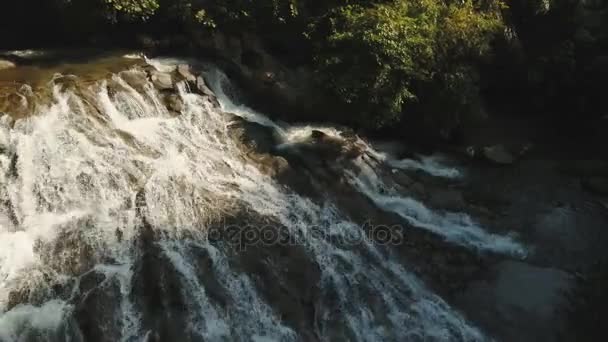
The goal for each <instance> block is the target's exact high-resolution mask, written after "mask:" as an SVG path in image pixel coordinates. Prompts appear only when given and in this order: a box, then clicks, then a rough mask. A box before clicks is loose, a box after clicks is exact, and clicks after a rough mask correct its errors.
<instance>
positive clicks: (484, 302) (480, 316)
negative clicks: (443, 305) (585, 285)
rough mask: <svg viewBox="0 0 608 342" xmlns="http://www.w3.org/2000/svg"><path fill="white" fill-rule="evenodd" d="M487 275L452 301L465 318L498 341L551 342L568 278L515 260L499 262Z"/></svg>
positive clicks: (560, 312) (562, 304) (557, 324)
mask: <svg viewBox="0 0 608 342" xmlns="http://www.w3.org/2000/svg"><path fill="white" fill-rule="evenodd" d="M490 273H492V277H490V278H491V279H490V280H480V281H476V282H473V283H472V284H470V285H469V286H468V287H467V289H466V290H465V291H464V292H463V293H462V294H461V295H460V296H459V297H458V298H457V299H456V302H457V304H458V305H459V306H460V307H462V308H463V309H464V311H465V312H466V313H467V315H468V316H469V317H470V318H472V319H473V320H474V321H476V322H479V323H480V325H481V327H482V328H483V330H484V331H487V332H488V333H489V334H490V335H492V336H493V337H496V338H497V339H498V340H501V341H554V340H555V339H556V335H557V334H558V333H559V331H558V330H559V327H560V326H561V325H562V324H561V323H562V322H563V321H562V320H563V312H564V310H563V308H564V306H565V305H566V304H567V302H566V299H565V297H564V293H565V291H567V290H568V289H570V288H571V287H572V285H573V283H572V282H573V278H572V276H570V275H569V274H568V273H566V272H563V271H561V270H558V269H554V268H541V267H537V266H533V265H529V264H526V263H524V262H519V261H503V262H500V263H499V264H497V265H496V266H494V268H493V269H492V271H491V272H490Z"/></svg>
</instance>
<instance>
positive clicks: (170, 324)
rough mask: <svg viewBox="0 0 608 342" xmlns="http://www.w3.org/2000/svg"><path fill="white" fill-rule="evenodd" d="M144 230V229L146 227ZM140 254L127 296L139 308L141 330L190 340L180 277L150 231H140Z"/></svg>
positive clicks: (166, 338)
mask: <svg viewBox="0 0 608 342" xmlns="http://www.w3.org/2000/svg"><path fill="white" fill-rule="evenodd" d="M146 230H148V229H146ZM142 233H143V235H142V239H141V241H140V243H139V247H138V248H139V249H140V250H141V251H142V255H141V257H140V258H139V259H138V260H137V262H136V263H135V265H134V269H133V272H134V277H133V283H132V291H131V296H132V300H133V302H134V304H135V305H136V307H137V309H138V310H139V311H140V312H141V326H142V329H143V330H144V331H154V332H155V333H156V334H158V337H159V339H158V341H192V339H191V336H189V333H188V328H187V327H188V324H189V313H188V304H187V302H186V300H185V298H184V297H183V295H182V284H183V282H182V279H181V278H180V276H179V272H178V271H177V270H176V269H175V268H174V267H173V265H172V264H171V261H170V260H169V258H168V257H167V256H166V255H165V254H164V253H163V251H162V249H161V248H160V246H159V245H158V244H157V242H156V241H154V240H152V238H151V236H150V235H151V234H150V233H145V232H142Z"/></svg>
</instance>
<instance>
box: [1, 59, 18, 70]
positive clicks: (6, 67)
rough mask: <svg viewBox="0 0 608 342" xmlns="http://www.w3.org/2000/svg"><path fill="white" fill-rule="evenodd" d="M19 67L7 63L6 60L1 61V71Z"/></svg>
mask: <svg viewBox="0 0 608 342" xmlns="http://www.w3.org/2000/svg"><path fill="white" fill-rule="evenodd" d="M16 66H17V65H15V63H13V62H11V61H7V60H5V59H0V70H4V69H10V68H14V67H16Z"/></svg>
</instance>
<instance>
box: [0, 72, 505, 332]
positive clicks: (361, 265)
mask: <svg viewBox="0 0 608 342" xmlns="http://www.w3.org/2000/svg"><path fill="white" fill-rule="evenodd" d="M153 64H154V65H156V66H157V67H158V68H163V69H164V70H171V68H172V67H173V65H172V64H171V63H170V61H167V60H156V61H154V63H153ZM208 76H209V77H208V78H209V79H211V80H212V82H210V83H211V85H212V88H213V90H214V91H215V92H216V94H218V99H219V101H220V103H221V105H222V108H217V107H216V106H214V105H213V103H212V102H210V101H208V100H207V99H206V98H205V97H203V96H200V95H197V94H194V93H191V92H189V90H188V88H187V87H186V85H185V84H181V85H180V86H179V92H178V96H179V98H180V99H181V101H183V104H184V106H183V108H182V110H181V111H180V113H179V115H177V116H175V115H174V114H172V113H171V112H170V111H168V110H167V108H165V107H164V105H162V103H163V101H162V96H163V94H161V93H159V92H158V91H157V90H156V89H155V88H154V86H153V84H152V83H151V82H150V81H148V80H147V79H146V78H145V75H144V73H143V71H141V70H136V69H134V70H130V71H126V72H122V73H120V74H115V75H113V76H112V77H111V78H109V79H107V80H105V81H99V82H97V83H95V84H92V85H87V86H86V87H85V86H83V87H81V88H77V89H69V88H68V89H65V88H63V87H61V86H59V85H54V86H52V94H53V100H52V102H51V103H50V104H48V105H45V106H38V107H36V108H37V112H36V113H32V115H30V116H28V117H26V118H22V119H20V120H18V121H17V122H16V123H15V125H14V127H8V126H6V127H3V128H2V132H0V134H2V140H1V141H3V142H6V145H7V147H6V150H5V154H3V155H0V166H1V167H2V170H1V171H0V203H2V204H1V206H2V207H1V210H0V340H2V341H19V340H23V339H25V338H27V337H28V336H41V340H48V341H60V340H69V339H71V340H74V341H78V340H81V339H83V338H85V337H83V336H82V333H83V332H82V331H79V330H80V329H79V327H78V326H77V324H75V323H74V321H75V320H77V319H78V315H79V313H78V310H77V306H78V305H79V303H81V302H82V301H84V300H86V299H87V296H88V295H89V292H86V291H84V290H83V289H84V288H85V287H86V286H85V285H86V283H87V281H88V279H89V278H87V277H90V276H92V274H93V273H95V274H101V275H102V276H103V277H102V278H103V279H104V280H103V282H102V284H103V286H107V287H108V288H112V287H111V286H112V284H116V289H117V290H116V292H114V293H116V294H117V296H118V298H114V300H115V301H116V303H114V304H115V307H116V308H115V309H113V310H114V311H113V313H112V315H110V317H112V319H113V320H114V321H116V322H115V325H113V326H115V327H120V329H119V330H120V331H113V333H115V334H116V336H118V339H119V340H122V341H143V340H150V339H151V338H152V337H151V336H153V335H154V334H156V333H158V332H157V331H154V327H152V328H150V327H151V325H150V324H149V323H147V321H146V320H147V318H146V317H147V316H146V313H145V312H144V310H143V309H142V307H144V306H145V305H144V304H142V301H145V300H148V299H149V298H141V297H138V296H137V294H138V292H137V291H138V290H137V289H138V287H139V286H142V285H140V284H139V283H138V280H137V279H139V278H138V277H139V275H138V272H141V271H142V270H141V269H139V268H138V267H137V265H139V264H140V262H141V260H142V259H144V258H145V255H146V253H150V252H149V251H146V250H142V247H138V246H140V242H138V241H139V240H140V239H142V238H141V236H142V234H144V233H142V229H144V228H142V227H147V226H149V227H150V229H151V230H152V231H153V232H154V236H155V241H154V242H153V243H152V246H154V248H157V249H158V255H160V256H159V257H158V259H154V260H157V261H162V262H163V265H162V267H163V268H168V269H169V270H170V273H168V274H171V275H172V277H174V281H176V282H178V283H179V285H178V286H177V289H176V291H170V292H171V295H172V296H178V297H180V298H181V300H180V303H181V302H183V305H182V304H180V306H179V307H180V309H179V310H177V309H175V311H170V312H168V313H166V315H168V316H170V317H175V319H176V320H177V319H178V318H179V319H182V318H181V317H182V316H183V319H184V320H185V321H186V323H185V324H184V325H183V326H182V328H183V329H182V330H185V331H180V332H179V333H183V334H184V336H189V338H191V339H193V340H196V339H204V340H210V341H218V340H219V341H228V340H230V341H232V340H235V341H250V340H255V341H295V340H298V339H302V338H303V337H302V336H304V335H303V334H304V333H310V334H312V335H314V336H316V338H318V339H321V340H332V339H347V340H356V341H384V340H397V341H409V340H424V341H454V340H458V341H481V340H486V339H487V338H486V337H485V336H484V335H483V334H482V333H481V332H480V331H479V330H478V329H477V328H476V327H474V325H472V324H471V323H469V322H467V321H466V319H465V318H464V317H463V316H462V315H461V314H460V313H459V312H457V311H456V310H454V309H452V308H451V307H450V305H448V304H447V303H446V302H445V301H444V300H443V299H441V298H440V297H439V296H438V295H436V294H434V293H433V292H432V291H430V290H429V289H427V288H426V287H425V285H424V284H423V282H422V281H420V280H419V279H418V278H417V277H416V276H415V275H414V274H413V273H411V272H409V271H408V270H407V269H406V268H405V266H404V265H403V264H401V263H400V262H399V261H398V258H397V257H396V256H395V255H393V252H392V251H391V250H390V249H389V248H387V247H386V246H382V245H378V244H375V243H374V242H373V241H369V240H366V239H361V240H359V243H358V244H357V245H356V246H355V247H353V246H343V245H342V244H340V243H338V242H336V241H347V240H348V239H351V238H352V237H353V236H358V235H360V234H361V230H362V228H361V227H359V226H357V225H356V224H355V223H353V222H351V221H349V220H348V218H347V217H346V216H345V215H343V214H342V213H341V212H340V210H339V209H338V208H337V206H336V205H334V204H333V203H331V202H329V201H327V200H326V201H325V202H323V203H318V202H315V201H313V200H311V199H309V198H307V197H304V196H301V195H299V194H297V193H295V192H293V191H291V190H290V189H289V188H287V187H285V186H284V185H281V184H279V183H278V182H277V180H275V179H273V178H272V177H271V176H269V175H266V174H265V173H263V172H261V171H260V170H259V169H258V168H257V167H256V166H255V165H254V164H252V163H251V162H249V161H248V159H247V157H246V155H245V152H244V151H242V150H241V148H240V147H239V145H238V144H237V143H236V142H235V141H233V139H231V138H230V135H229V124H230V118H231V116H230V115H228V114H226V112H232V113H234V114H236V115H239V116H241V117H243V118H244V119H246V120H249V121H253V122H257V123H260V124H262V125H265V126H267V127H271V128H273V129H275V130H276V131H277V132H278V134H280V135H281V137H282V139H283V141H284V143H286V144H288V143H290V142H294V141H298V139H302V138H303V137H304V136H305V135H306V134H307V133H306V132H310V131H311V130H312V129H319V128H318V127H316V128H315V127H285V126H284V125H278V124H275V123H274V122H273V121H272V120H270V119H268V118H266V117H265V116H263V115H261V114H259V113H256V112H255V111H253V110H251V109H249V108H247V107H245V106H241V105H237V104H234V103H233V102H232V101H231V99H230V98H229V96H228V95H226V94H225V93H224V92H223V91H222V89H224V87H226V86H228V84H226V82H227V79H226V78H225V77H222V76H221V73H219V72H216V73H215V74H214V75H211V74H210V75H208ZM133 79H136V80H141V81H139V82H135V83H137V84H134V82H133V81H132V80H133ZM321 129H323V128H321ZM325 132H326V133H327V134H335V135H336V136H337V135H338V133H339V132H338V131H336V130H332V129H325ZM404 167H409V166H404ZM357 179H359V178H358V177H357V176H355V175H353V181H354V183H353V184H354V185H355V186H357V187H358V189H360V190H361V191H363V192H365V193H366V194H367V195H369V196H370V197H372V198H374V196H375V194H374V193H373V188H372V186H373V184H371V185H370V184H367V185H363V183H358V182H357ZM366 186H368V187H369V188H366ZM142 194H143V195H142ZM375 201H376V202H377V203H378V205H380V206H384V207H386V206H391V205H392V204H391V203H389V202H383V201H384V199H379V198H375ZM399 205H400V206H401V204H399ZM239 210H241V211H245V212H252V213H254V214H255V215H256V216H260V217H264V218H267V219H268V221H269V222H273V223H276V224H277V225H280V226H281V227H285V229H286V230H287V232H288V233H289V235H290V236H293V237H299V238H298V239H297V243H298V245H299V246H300V247H301V248H302V249H303V250H304V251H305V253H306V255H307V257H308V258H309V259H310V262H311V263H313V264H314V265H317V267H318V268H319V272H320V280H319V283H318V284H313V285H315V286H318V287H319V289H320V293H319V294H318V298H316V303H315V319H314V320H315V324H314V325H315V328H314V330H315V331H314V332H304V331H301V330H300V328H299V327H297V326H294V325H293V324H288V322H286V321H285V320H284V319H283V317H282V313H281V312H280V310H278V309H277V308H276V307H273V305H271V304H270V303H269V302H268V300H267V298H266V297H265V296H264V295H263V294H262V293H261V289H260V288H259V286H256V285H255V279H254V278H252V277H251V276H250V275H249V274H247V272H244V271H243V270H242V269H240V268H238V267H235V258H237V256H235V254H234V253H235V251H234V250H233V248H231V247H230V246H228V245H227V244H225V243H221V242H220V243H214V242H213V241H210V239H209V238H208V237H209V236H208V232H209V229H210V227H211V226H213V225H214V224H215V223H217V222H218V220H219V221H221V218H222V217H224V216H225V215H227V214H230V213H233V212H237V211H239ZM421 210H422V209H421ZM425 215H427V217H426V218H424V217H417V218H416V219H417V220H418V221H420V222H418V223H420V225H426V227H427V228H428V229H430V230H434V229H435V227H440V226H441V227H442V228H441V229H444V228H445V227H443V226H444V225H445V224H452V223H453V218H451V217H447V218H446V217H443V218H439V219H438V218H436V217H433V216H432V215H434V214H432V213H431V212H430V210H428V209H426V214H425ZM404 217H406V218H409V217H410V216H409V214H408V215H405V216H404ZM429 217H430V218H429ZM425 220H427V221H429V222H425ZM454 220H456V219H454ZM458 220H463V221H466V220H464V219H462V218H458ZM429 227H432V228H429ZM463 227H464V228H463ZM471 227H473V226H472V225H467V224H466V223H462V225H461V227H459V228H462V230H463V231H464V233H462V234H460V233H459V234H460V235H459V237H458V238H455V239H454V242H457V243H462V242H463V241H465V240H467V239H472V240H473V241H474V242H473V243H474V244H481V245H480V246H482V247H483V246H485V245H483V244H484V243H486V242H487V241H486V240H484V239H485V238H486V236H485V235H479V232H478V231H476V230H474V229H473V228H471ZM437 229H438V228H437ZM467 229H468V230H467ZM314 230H321V231H323V232H324V234H315V232H314ZM456 231H458V229H456ZM439 233H441V232H439ZM463 239H464V240H463ZM480 239H481V240H480ZM479 241H481V242H479ZM501 243H505V244H508V240H504V241H502V242H501ZM512 247H513V246H509V248H512ZM513 248H514V247H513ZM201 253H203V254H204V255H207V256H208V259H209V262H210V265H211V267H210V268H209V269H208V270H206V271H204V272H203V271H202V266H201V264H200V263H199V262H196V260H197V259H196V255H199V254H201ZM158 267H159V268H160V267H161V265H159V266H158ZM268 267H271V266H268ZM159 272H160V271H159ZM167 272H169V271H167ZM201 274H203V275H201ZM161 279H165V278H161ZM210 279H213V281H215V282H216V283H217V284H219V285H218V287H219V288H220V289H221V292H222V293H223V294H224V296H225V297H226V300H225V302H224V303H222V304H219V303H218V301H217V300H216V299H214V297H213V295H212V293H213V291H214V289H211V288H209V285H208V283H207V282H208V281H210ZM165 280H167V279H165ZM167 281H168V280H167ZM99 286H102V285H98V287H99ZM159 286H160V287H163V286H164V287H166V286H169V285H167V284H160V285H159ZM57 287H63V288H68V291H64V292H63V293H67V295H62V296H58V294H57V293H58V292H57V290H56V288H57ZM174 292H177V293H174ZM15 294H21V297H23V299H24V301H25V302H26V304H20V305H17V306H14V305H13V304H14V303H11V302H12V299H11V296H14V295H15ZM158 300H159V301H161V302H162V301H163V300H169V299H166V298H159V299H158ZM168 307H169V308H173V306H168ZM113 324H114V323H113ZM117 329H118V328H117Z"/></svg>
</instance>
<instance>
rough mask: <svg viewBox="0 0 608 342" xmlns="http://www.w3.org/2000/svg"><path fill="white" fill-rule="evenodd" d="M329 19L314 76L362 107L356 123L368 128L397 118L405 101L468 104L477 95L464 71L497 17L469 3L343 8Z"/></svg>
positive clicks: (427, 1) (418, 0)
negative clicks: (444, 101) (321, 76)
mask: <svg viewBox="0 0 608 342" xmlns="http://www.w3.org/2000/svg"><path fill="white" fill-rule="evenodd" d="M329 21H330V25H329V26H330V29H329V34H328V35H327V37H326V38H325V39H324V41H323V43H322V44H321V45H320V49H319V51H320V53H319V56H318V65H319V73H320V74H321V75H323V76H324V79H325V82H324V83H325V84H327V85H329V87H330V89H331V90H332V91H334V92H335V93H336V94H337V95H338V96H339V97H340V98H341V99H343V100H344V101H345V102H347V103H348V104H351V105H353V108H358V109H363V111H362V113H361V114H362V115H361V116H360V117H358V118H357V120H358V121H360V122H362V123H363V124H365V125H370V124H371V125H373V126H375V127H381V126H384V125H387V124H389V123H394V122H396V121H398V120H400V119H401V118H402V114H403V111H404V110H406V109H407V108H408V104H413V103H418V104H422V105H424V104H425V103H427V102H433V101H435V100H436V98H435V97H436V96H442V97H443V98H445V99H446V100H448V99H449V100H451V102H456V104H459V105H464V104H467V103H471V102H472V100H471V99H470V98H471V97H475V96H477V90H476V87H475V86H474V85H473V84H472V82H471V80H473V79H474V78H475V75H474V72H473V71H474V68H472V67H471V66H472V65H473V64H474V61H475V58H477V57H480V56H483V55H484V54H486V53H487V52H488V50H489V47H490V41H491V40H492V37H493V35H494V34H495V33H496V32H499V30H500V29H501V27H502V26H501V20H500V17H499V16H498V15H497V13H496V12H494V11H488V12H486V11H481V10H479V9H477V8H476V7H475V6H474V4H473V2H472V1H468V0H467V1H464V2H458V3H453V4H449V3H446V2H444V1H441V0H395V1H392V2H386V3H379V4H375V5H372V6H363V5H346V6H343V7H340V8H338V9H337V10H335V11H334V12H333V13H332V14H331V15H330V19H329ZM421 89H425V90H426V91H425V92H424V93H422V92H421V91H420V90H421ZM429 90H433V91H431V92H430V93H429V92H428V91H429ZM453 104H454V103H447V104H446V106H445V108H450V106H451V105H453ZM457 109H458V108H453V109H452V110H457Z"/></svg>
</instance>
